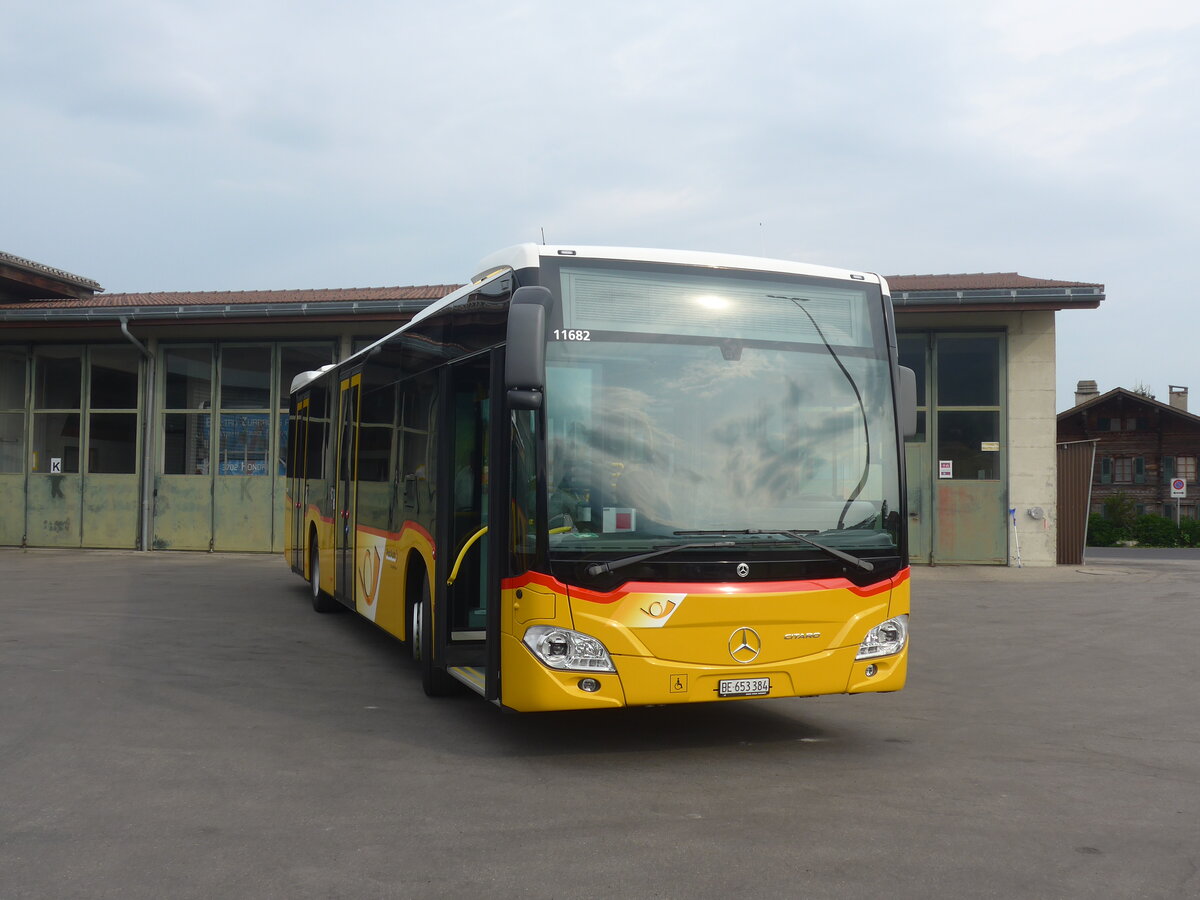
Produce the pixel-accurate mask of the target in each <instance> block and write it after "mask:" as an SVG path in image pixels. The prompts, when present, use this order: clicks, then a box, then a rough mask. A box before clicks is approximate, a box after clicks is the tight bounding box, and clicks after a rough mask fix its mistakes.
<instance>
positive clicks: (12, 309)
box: [0, 284, 457, 323]
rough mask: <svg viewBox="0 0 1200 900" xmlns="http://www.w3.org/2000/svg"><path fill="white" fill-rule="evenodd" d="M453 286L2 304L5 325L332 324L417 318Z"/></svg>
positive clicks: (172, 293) (0, 317)
mask: <svg viewBox="0 0 1200 900" xmlns="http://www.w3.org/2000/svg"><path fill="white" fill-rule="evenodd" d="M456 289H457V288H456V286H455V285H446V284H438V285H421V286H412V287H383V288H334V289H309V290H294V291H287V290H285V291H161V292H155V293H146V294H106V295H105V296H103V297H90V298H84V299H74V300H39V301H34V302H28V301H27V302H23V303H0V323H4V322H13V323H16V322H26V323H28V322H47V323H49V322H89V321H113V320H117V319H122V318H125V319H129V320H134V321H146V320H162V319H173V320H189V321H190V320H199V319H206V320H207V319H214V318H220V319H230V318H259V319H263V318H272V319H273V318H281V317H288V318H309V317H319V318H330V317H340V316H356V315H362V314H373V315H378V314H381V313H397V312H399V313H413V312H417V311H418V310H421V309H424V308H425V307H426V306H428V305H429V304H430V303H432V302H433V301H435V300H440V299H441V298H442V297H444V296H446V295H447V294H449V293H451V292H453V291H454V290H456Z"/></svg>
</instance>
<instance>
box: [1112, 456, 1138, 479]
mask: <svg viewBox="0 0 1200 900" xmlns="http://www.w3.org/2000/svg"><path fill="white" fill-rule="evenodd" d="M1113 481H1114V482H1116V483H1117V484H1131V483H1132V482H1133V457H1131V456H1116V457H1113Z"/></svg>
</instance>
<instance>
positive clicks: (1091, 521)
mask: <svg viewBox="0 0 1200 900" xmlns="http://www.w3.org/2000/svg"><path fill="white" fill-rule="evenodd" d="M1128 539H1129V532H1128V531H1127V530H1126V529H1124V528H1122V527H1121V526H1120V525H1117V524H1116V523H1115V522H1112V521H1110V520H1109V519H1106V518H1104V516H1102V515H1100V514H1099V513H1092V514H1091V515H1090V516H1088V527H1087V545H1088V546H1089V547H1114V546H1116V543H1117V541H1124V540H1128Z"/></svg>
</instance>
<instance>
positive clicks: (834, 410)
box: [285, 244, 916, 711]
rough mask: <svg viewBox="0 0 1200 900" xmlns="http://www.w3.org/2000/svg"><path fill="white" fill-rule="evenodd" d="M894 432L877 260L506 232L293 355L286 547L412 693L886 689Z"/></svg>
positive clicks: (903, 632)
mask: <svg viewBox="0 0 1200 900" xmlns="http://www.w3.org/2000/svg"><path fill="white" fill-rule="evenodd" d="M915 428H916V396H915V379H914V377H913V374H912V372H911V371H910V370H907V369H903V368H902V367H900V366H899V365H898V363H897V356H896V335H895V324H894V320H893V318H892V306H891V300H890V298H889V296H888V288H887V284H886V282H885V281H884V280H883V279H882V278H880V277H878V276H876V275H872V274H868V273H864V272H850V271H842V270H838V269H832V268H824V267H819V266H811V265H802V264H799V263H793V262H785V261H780V260H767V259H758V258H751V257H742V256H732V255H722V254H711V253H699V252H682V251H665V250H637V249H618V248H607V247H605V248H598V247H565V246H544V245H535V244H526V245H520V246H517V247H513V248H511V249H508V250H505V251H501V252H499V253H497V254H494V255H493V256H491V257H488V258H487V259H486V260H484V261H483V263H481V264H480V266H479V274H478V275H476V276H475V278H474V279H473V280H472V281H471V283H470V284H468V285H467V286H465V287H463V288H461V289H460V290H458V291H456V292H454V293H452V294H450V295H448V296H447V297H445V298H444V299H442V300H440V301H438V302H436V303H434V304H432V305H431V306H429V307H427V308H426V309H424V310H422V311H421V312H420V313H418V314H417V315H416V316H415V317H414V318H413V319H412V320H411V321H410V322H409V323H407V324H405V325H404V326H403V327H401V328H399V329H398V330H397V331H395V332H394V333H392V334H390V335H388V336H387V337H385V338H383V339H381V340H379V341H377V342H376V343H374V344H372V345H371V346H369V347H366V348H364V349H363V350H362V351H360V352H359V353H357V354H355V355H354V356H351V357H349V358H348V359H346V360H344V361H343V362H340V363H338V364H336V365H332V366H326V367H325V368H323V369H321V370H320V371H317V372H306V373H302V374H301V375H299V376H297V377H296V379H295V380H294V382H293V384H292V392H291V427H290V430H289V446H288V479H289V482H288V491H289V508H290V510H291V513H292V519H291V522H290V525H289V529H288V530H289V534H288V538H287V541H286V549H285V554H286V558H287V560H288V563H289V565H290V566H291V568H292V569H293V570H294V571H295V572H296V573H297V574H299V575H301V576H303V577H304V578H305V579H306V580H307V581H308V582H309V584H310V586H311V594H312V603H313V606H314V607H315V608H316V609H317V610H318V611H319V612H332V611H335V610H341V609H343V608H348V609H351V610H355V611H357V612H358V613H359V614H360V615H362V616H365V617H366V618H367V619H369V620H371V621H372V622H374V623H375V624H376V625H378V626H379V627H381V628H383V629H384V630H386V631H388V632H389V633H391V634H392V635H395V636H396V637H397V638H399V639H400V640H402V641H405V642H407V644H408V645H409V648H410V652H411V653H412V655H413V657H414V658H415V659H416V660H418V661H419V669H420V672H421V678H422V683H423V687H424V689H425V692H426V693H428V694H430V695H439V694H444V693H447V692H449V691H451V690H459V689H461V686H462V685H465V686H466V687H467V688H469V689H470V690H473V691H475V692H477V693H479V694H481V695H482V696H483V697H484V698H486V699H487V700H490V701H492V702H494V703H496V704H498V705H500V706H502V707H504V708H507V709H511V710H516V711H539V710H565V709H596V708H607V707H621V706H640V705H656V704H667V703H695V702H702V701H719V700H733V699H739V698H749V697H809V696H815V695H820V694H841V693H848V694H855V693H862V692H868V691H869V692H886V691H896V690H899V689H900V688H902V687H903V686H904V682H905V677H906V671H907V661H908V615H909V567H908V557H907V545H906V540H907V539H906V528H905V524H906V511H905V490H904V465H903V459H904V457H903V453H904V443H903V441H904V436H905V434H906V433H911V432H913V431H915Z"/></svg>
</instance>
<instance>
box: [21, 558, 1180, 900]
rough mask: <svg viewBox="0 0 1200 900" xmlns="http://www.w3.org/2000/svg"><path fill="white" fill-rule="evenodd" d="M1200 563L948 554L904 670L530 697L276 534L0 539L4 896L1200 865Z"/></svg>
mask: <svg viewBox="0 0 1200 900" xmlns="http://www.w3.org/2000/svg"><path fill="white" fill-rule="evenodd" d="M1198 580H1200V553H1195V554H1193V555H1190V556H1188V555H1184V556H1182V557H1178V556H1172V557H1166V558H1159V557H1154V556H1150V555H1143V554H1139V555H1134V556H1131V557H1130V556H1121V557H1119V558H1100V557H1098V556H1089V558H1088V561H1087V563H1086V564H1085V565H1083V566H1080V567H1071V568H1067V567H1060V568H1053V569H1045V568H1042V569H1038V568H1024V569H1015V568H982V567H938V568H933V569H929V568H925V569H917V570H916V571H915V574H914V577H913V610H914V612H913V617H912V651H911V653H912V656H911V664H910V676H909V685H908V687H907V689H906V690H904V691H903V692H900V693H898V694H891V695H867V696H859V697H846V696H837V697H822V698H819V699H813V700H765V701H764V700H756V701H746V702H736V703H723V704H707V705H703V706H692V707H663V708H654V709H633V710H620V711H613V712H600V713H570V714H543V715H516V714H510V713H505V712H502V711H500V710H497V709H496V708H494V707H492V706H489V705H488V704H486V703H484V702H483V701H482V700H480V699H479V698H478V697H475V696H473V695H466V694H464V695H463V696H459V697H453V698H448V699H443V700H430V699H427V698H426V697H425V696H424V695H423V694H422V692H421V688H420V679H419V675H418V672H417V671H416V668H415V667H414V665H413V664H412V663H411V661H410V660H409V658H408V656H407V652H406V648H405V647H404V646H403V645H401V644H399V643H397V642H396V641H394V640H392V639H391V638H390V637H388V636H387V635H385V634H383V633H382V632H380V631H378V630H376V629H375V628H374V627H373V626H371V625H370V624H369V623H367V622H365V621H362V620H359V619H356V618H355V617H353V616H350V615H335V616H320V615H317V614H315V613H313V612H312V610H311V608H310V606H309V604H308V599H307V596H306V592H305V585H304V583H303V582H302V581H301V580H300V579H299V578H297V577H296V576H295V575H292V574H291V573H290V572H289V571H288V570H287V568H286V566H285V565H284V563H283V562H282V561H281V560H280V559H279V558H278V557H274V556H271V557H268V556H258V555H249V554H245V555H239V554H187V553H163V552H157V553H127V552H106V551H51V550H30V551H20V550H0V897H2V898H70V897H80V898H85V897H86V898H110V897H111V898H117V897H120V898H141V897H147V898H148V897H154V898H164V897H170V898H190V897H196V898H208V897H221V898H226V897H266V898H274V897H278V898H302V897H347V898H349V897H421V898H426V897H448V898H460V897H461V898H480V897H488V898H493V897H502V898H503V897H530V898H577V897H578V898H591V897H616V898H623V897H638V898H642V897H661V898H707V897H713V898H716V897H721V898H726V897H730V896H734V895H737V896H752V897H872V898H876V897H901V898H905V897H1004V898H1011V897H1038V898H1044V897H1087V898H1095V897H1120V898H1126V897H1155V898H1157V897H1196V896H1198V895H1200V874H1198V872H1200V715H1198V714H1197V713H1198V712H1200V702H1198V701H1197V696H1196V695H1197V692H1196V687H1195V681H1194V680H1193V675H1192V670H1193V668H1195V660H1196V647H1197V646H1200V592H1198V590H1197V581H1198Z"/></svg>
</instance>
